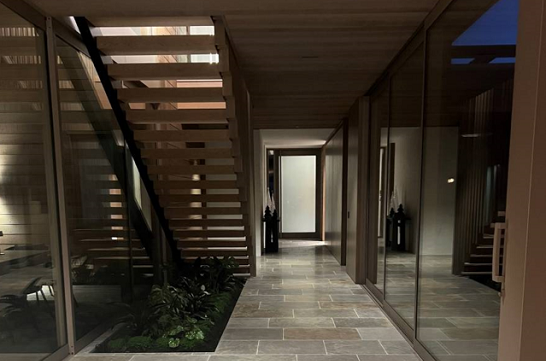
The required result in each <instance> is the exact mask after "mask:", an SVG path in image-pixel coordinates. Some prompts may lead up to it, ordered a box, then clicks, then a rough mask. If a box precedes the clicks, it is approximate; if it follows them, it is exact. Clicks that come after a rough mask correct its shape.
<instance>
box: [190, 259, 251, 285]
mask: <svg viewBox="0 0 546 361" xmlns="http://www.w3.org/2000/svg"><path fill="white" fill-rule="evenodd" d="M196 264H200V267H201V272H200V278H201V282H202V283H203V284H204V285H205V286H206V287H207V289H208V290H209V291H210V292H211V293H219V292H223V291H233V290H234V289H235V288H236V287H239V286H241V284H242V281H241V280H240V279H239V278H237V277H235V276H234V272H235V270H236V269H237V268H238V267H239V264H238V263H237V261H235V258H233V257H223V258H218V257H209V258H207V259H205V260H203V261H202V262H196Z"/></svg>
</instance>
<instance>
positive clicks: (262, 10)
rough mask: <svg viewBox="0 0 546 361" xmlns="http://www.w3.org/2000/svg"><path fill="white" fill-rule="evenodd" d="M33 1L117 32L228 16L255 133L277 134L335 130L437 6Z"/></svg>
mask: <svg viewBox="0 0 546 361" xmlns="http://www.w3.org/2000/svg"><path fill="white" fill-rule="evenodd" d="M30 1H31V2H33V3H34V4H35V5H36V6H38V7H40V8H41V9H42V10H43V11H44V12H45V13H47V14H50V15H52V16H69V15H74V16H75V15H79V16H86V17H88V18H92V19H93V20H94V21H95V22H100V21H101V19H102V21H104V22H108V23H111V24H112V25H113V24H115V23H116V19H119V20H120V21H121V20H122V19H124V18H128V17H133V18H140V19H146V18H150V17H154V18H156V19H154V21H163V22H164V23H165V22H169V19H173V17H179V16H225V19H226V23H227V26H228V29H229V33H230V37H231V39H232V43H233V46H234V47H235V50H236V52H237V56H238V61H239V63H240V65H241V67H242V69H243V73H244V75H245V79H246V81H247V83H248V87H249V89H250V93H251V96H252V103H253V114H254V116H253V124H254V127H255V128H270V129H271V128H277V129H279V128H280V129H283V128H332V127H335V126H336V125H337V124H338V123H339V122H340V120H341V119H342V118H343V117H344V116H345V115H346V114H347V113H348V110H349V107H350V106H351V105H352V103H353V102H354V101H355V99H356V98H357V97H358V96H360V95H363V94H364V93H365V92H366V91H367V90H368V89H369V88H370V86H371V85H372V83H373V82H374V81H375V80H376V79H377V78H378V76H379V75H380V74H381V72H382V71H383V70H384V69H385V68H386V66H387V65H388V63H389V62H390V61H391V60H392V59H393V57H394V56H395V55H396V53H397V52H398V51H399V50H400V48H401V47H402V46H403V45H404V44H405V42H406V41H407V40H408V39H409V38H410V36H411V35H412V34H413V33H414V31H415V30H416V29H417V27H418V26H419V24H420V23H421V22H422V21H423V19H424V18H425V16H426V15H427V14H428V12H429V11H430V10H431V9H432V8H433V6H434V5H435V3H436V2H437V0H411V1H410V0H381V1H378V0H261V1H255V0H254V1H252V0H229V1H226V0H186V1H180V0H162V1H160V2H157V1H149V0H116V1H112V0H94V1H89V0H30ZM151 20H152V19H150V22H151ZM144 21H146V20H144ZM143 25H144V24H143Z"/></svg>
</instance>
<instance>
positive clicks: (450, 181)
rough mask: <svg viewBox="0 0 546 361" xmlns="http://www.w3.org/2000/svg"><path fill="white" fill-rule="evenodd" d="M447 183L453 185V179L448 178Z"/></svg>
mask: <svg viewBox="0 0 546 361" xmlns="http://www.w3.org/2000/svg"><path fill="white" fill-rule="evenodd" d="M447 182H448V183H450V184H451V183H455V178H449V179H448V180H447Z"/></svg>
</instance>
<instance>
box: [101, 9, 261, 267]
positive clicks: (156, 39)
mask: <svg viewBox="0 0 546 361" xmlns="http://www.w3.org/2000/svg"><path fill="white" fill-rule="evenodd" d="M127 21H129V22H130V20H126V21H125V24H124V26H127ZM188 21H189V22H188V25H187V26H181V25H180V24H177V26H176V27H165V25H164V24H163V25H161V26H159V27H152V28H137V26H138V20H135V24H134V27H133V28H132V29H133V31H135V30H134V29H137V30H136V32H138V31H140V32H141V33H140V34H138V33H133V34H127V35H114V36H108V35H107V34H108V33H116V34H119V33H120V32H122V29H113V28H112V27H108V29H105V28H100V26H101V24H100V21H99V22H98V23H95V24H93V25H94V26H95V27H96V28H95V29H93V30H94V33H95V40H96V47H97V48H98V50H100V52H102V54H103V55H104V56H105V58H106V59H108V60H106V61H105V62H104V63H105V64H106V71H107V73H108V76H109V77H110V79H111V82H112V85H113V86H114V87H115V88H116V90H117V100H118V102H119V104H120V105H121V107H122V109H123V110H124V114H125V119H124V121H126V122H127V123H128V124H129V126H130V128H131V131H132V133H133V136H134V141H135V142H136V145H137V146H138V149H139V150H140V154H133V157H134V158H137V157H139V158H140V159H142V161H143V163H144V164H145V166H146V170H147V176H148V177H149V179H150V180H151V181H152V182H153V188H154V192H155V196H157V197H158V199H159V202H160V205H161V207H162V208H163V211H164V214H165V217H166V218H167V220H168V225H169V228H170V230H171V231H172V234H173V236H174V238H175V240H176V242H177V244H178V248H179V249H180V251H181V255H182V258H183V259H184V260H188V261H192V260H194V259H195V258H197V257H207V256H218V257H222V256H233V257H235V259H236V260H237V262H238V264H239V269H238V273H239V274H241V275H251V274H252V273H253V267H251V259H252V257H251V255H252V237H251V228H250V217H249V214H250V210H249V204H250V199H249V198H250V194H251V186H250V178H249V177H250V174H249V169H250V161H249V159H245V156H247V157H248V156H250V155H249V154H246V153H245V152H243V151H242V147H241V143H242V142H241V139H242V137H245V136H247V135H248V133H245V129H243V128H242V127H240V126H238V118H239V116H240V114H241V110H240V109H241V106H240V101H239V100H238V99H236V96H235V94H236V93H237V92H238V91H239V92H240V90H241V89H240V86H241V85H240V83H239V85H238V83H237V80H236V78H235V77H234V76H233V67H234V66H235V65H236V63H235V62H234V57H233V54H232V53H231V48H230V46H229V43H228V40H227V37H226V34H225V30H224V28H223V27H222V25H221V23H219V24H218V23H217V24H216V25H215V24H214V23H213V21H212V19H210V18H209V19H207V20H203V18H199V21H198V22H197V23H198V24H199V26H200V28H199V29H198V30H200V31H198V33H199V34H200V35H193V30H194V29H196V28H194V27H193V25H194V24H195V23H196V22H192V21H191V18H190V19H189V20H188ZM205 26H206V27H205ZM124 29H127V28H124ZM97 30H98V31H97ZM98 32H102V33H103V35H100V36H96V34H97V33H98ZM203 32H205V33H206V34H205V35H202V34H203ZM215 32H216V34H215ZM207 57H208V58H209V59H211V60H212V61H210V62H208V63H203V62H201V61H202V59H203V58H207ZM216 59H219V61H218V62H216ZM230 60H231V61H230ZM197 61H199V62H197ZM234 79H235V81H234ZM243 86H244V84H243ZM238 87H239V88H238ZM244 102H246V99H245V100H244ZM244 142H245V141H243V143H244ZM246 149H248V148H246Z"/></svg>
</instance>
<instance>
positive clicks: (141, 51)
mask: <svg viewBox="0 0 546 361" xmlns="http://www.w3.org/2000/svg"><path fill="white" fill-rule="evenodd" d="M97 47H98V48H99V49H100V50H101V51H102V52H103V53H104V54H106V55H184V54H210V53H216V44H215V39H214V36H210V35H186V36H184V35H161V36H99V37H97Z"/></svg>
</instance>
